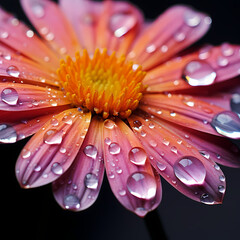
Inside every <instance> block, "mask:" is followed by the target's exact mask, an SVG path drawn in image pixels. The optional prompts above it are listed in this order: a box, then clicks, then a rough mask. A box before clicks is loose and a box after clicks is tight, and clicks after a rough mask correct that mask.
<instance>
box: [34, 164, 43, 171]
mask: <svg viewBox="0 0 240 240" xmlns="http://www.w3.org/2000/svg"><path fill="white" fill-rule="evenodd" d="M41 170H42V167H41V166H40V165H36V166H35V167H34V171H35V172H40V171H41Z"/></svg>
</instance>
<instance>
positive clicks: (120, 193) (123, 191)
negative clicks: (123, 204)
mask: <svg viewBox="0 0 240 240" xmlns="http://www.w3.org/2000/svg"><path fill="white" fill-rule="evenodd" d="M118 193H119V195H120V196H125V195H126V191H125V190H124V189H123V190H120V191H119V192H118Z"/></svg>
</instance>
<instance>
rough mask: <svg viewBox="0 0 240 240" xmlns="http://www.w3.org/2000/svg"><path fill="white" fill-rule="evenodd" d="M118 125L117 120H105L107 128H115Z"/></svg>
mask: <svg viewBox="0 0 240 240" xmlns="http://www.w3.org/2000/svg"><path fill="white" fill-rule="evenodd" d="M115 126H116V124H115V122H113V121H112V120H110V119H107V120H105V121H104V127H105V128H107V129H113V128H114V127H115Z"/></svg>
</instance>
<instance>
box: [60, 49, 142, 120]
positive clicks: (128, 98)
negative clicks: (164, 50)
mask: <svg viewBox="0 0 240 240" xmlns="http://www.w3.org/2000/svg"><path fill="white" fill-rule="evenodd" d="M75 57H76V60H75V61H73V60H72V59H71V57H69V56H68V57H67V59H66V61H64V60H61V62H60V68H59V69H58V70H57V74H58V76H59V79H60V82H61V84H62V88H63V89H64V91H65V93H66V96H67V98H68V99H69V100H70V101H71V102H72V104H73V105H75V106H77V107H83V108H87V109H89V110H90V111H92V112H95V113H96V114H101V115H102V116H103V118H108V117H109V116H111V115H113V116H119V117H121V118H127V117H129V115H131V113H132V111H133V110H135V109H136V108H137V106H138V104H139V101H140V100H141V98H142V95H143V92H144V90H145V89H146V86H144V85H143V84H142V80H143V78H144V77H145V75H146V73H145V72H143V71H142V69H141V67H140V66H139V67H137V69H134V68H133V66H135V65H133V63H132V62H127V61H126V58H125V57H124V56H122V57H120V58H117V57H116V55H115V53H114V52H113V53H112V54H111V55H108V53H107V50H106V49H104V50H103V51H102V52H100V50H99V49H96V51H95V53H94V55H93V57H92V58H91V57H90V56H89V54H88V52H87V50H83V53H82V55H80V53H79V52H77V53H76V56H75Z"/></svg>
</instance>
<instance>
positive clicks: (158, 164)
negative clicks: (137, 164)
mask: <svg viewBox="0 0 240 240" xmlns="http://www.w3.org/2000/svg"><path fill="white" fill-rule="evenodd" d="M157 167H158V169H159V170H160V171H161V172H162V171H164V170H165V169H166V168H167V166H166V165H164V164H162V163H160V162H157Z"/></svg>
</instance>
